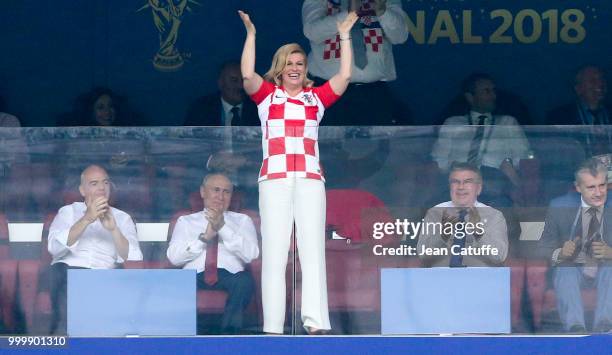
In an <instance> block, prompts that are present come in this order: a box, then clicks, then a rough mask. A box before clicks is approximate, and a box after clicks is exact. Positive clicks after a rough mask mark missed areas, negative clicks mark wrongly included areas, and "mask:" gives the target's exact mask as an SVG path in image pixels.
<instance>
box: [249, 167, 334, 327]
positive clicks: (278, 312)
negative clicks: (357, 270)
mask: <svg viewBox="0 0 612 355" xmlns="http://www.w3.org/2000/svg"><path fill="white" fill-rule="evenodd" d="M325 207H326V205H325V184H324V183H323V181H321V180H316V179H305V178H285V179H272V180H266V181H262V182H260V183H259V213H260V216H261V235H262V275H261V287H262V302H263V316H264V328H263V330H264V332H267V333H283V325H284V323H285V300H286V298H285V297H286V292H285V291H286V287H287V286H286V283H285V271H286V268H287V255H288V252H289V246H290V243H291V232H292V230H293V223H294V221H295V228H296V239H297V248H298V255H299V258H300V265H301V267H302V323H303V325H304V327H313V328H317V329H326V330H327V329H331V327H330V324H329V311H328V307H327V278H326V270H325Z"/></svg>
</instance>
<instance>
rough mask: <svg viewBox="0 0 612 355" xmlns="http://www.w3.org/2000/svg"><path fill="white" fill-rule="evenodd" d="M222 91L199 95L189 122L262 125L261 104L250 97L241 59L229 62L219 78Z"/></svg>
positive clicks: (198, 124)
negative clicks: (245, 83)
mask: <svg viewBox="0 0 612 355" xmlns="http://www.w3.org/2000/svg"><path fill="white" fill-rule="evenodd" d="M217 87H218V88H219V91H218V92H216V93H214V94H210V95H206V96H203V97H200V98H198V99H196V100H195V101H194V102H193V103H192V104H191V106H190V107H189V110H188V112H187V116H186V117H185V122H184V125H185V126H259V124H260V123H259V117H258V115H257V106H255V104H254V103H253V102H252V101H251V100H247V99H246V95H245V93H244V90H243V88H242V73H241V72H240V63H238V62H234V61H232V62H226V63H225V64H223V66H222V67H221V70H220V71H219V77H218V79H217Z"/></svg>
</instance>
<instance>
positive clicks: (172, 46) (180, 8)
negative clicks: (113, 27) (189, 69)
mask: <svg viewBox="0 0 612 355" xmlns="http://www.w3.org/2000/svg"><path fill="white" fill-rule="evenodd" d="M189 4H195V5H199V3H198V2H196V1H195V0H148V1H147V3H146V4H145V5H144V6H143V7H141V8H140V9H138V11H142V10H145V9H148V8H150V9H151V13H152V14H153V22H154V23H155V27H156V28H157V32H158V33H159V50H158V51H157V53H156V54H155V57H154V58H153V66H154V67H155V68H156V69H157V70H159V71H165V72H172V71H177V70H178V69H180V68H181V67H182V66H183V64H184V60H183V57H182V56H181V54H180V53H179V51H178V50H177V49H176V40H177V39H178V32H179V27H180V26H181V23H182V18H183V14H184V13H185V10H187V11H191V8H190V7H189Z"/></svg>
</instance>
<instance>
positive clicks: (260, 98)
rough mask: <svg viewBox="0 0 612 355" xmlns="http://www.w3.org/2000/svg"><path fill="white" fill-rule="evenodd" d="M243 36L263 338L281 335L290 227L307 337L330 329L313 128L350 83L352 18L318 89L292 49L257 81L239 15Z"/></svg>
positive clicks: (283, 50)
mask: <svg viewBox="0 0 612 355" xmlns="http://www.w3.org/2000/svg"><path fill="white" fill-rule="evenodd" d="M239 14H240V18H241V19H242V22H243V23H244V27H245V29H246V33H247V35H246V40H245V42H244V48H243V51H242V60H241V70H242V77H243V79H244V89H245V91H246V92H247V94H249V95H250V96H251V99H253V101H255V103H256V104H257V108H258V112H259V119H260V120H261V129H262V148H263V163H262V166H261V171H260V174H259V212H260V215H261V233H262V238H263V241H262V298H263V315H264V328H263V330H264V332H267V333H276V334H282V333H283V325H284V323H285V290H286V285H285V270H286V268H287V253H288V251H289V245H290V239H291V232H292V230H293V224H294V222H295V227H296V238H297V246H298V252H299V257H300V264H301V266H302V312H301V313H302V322H303V324H304V328H305V329H306V331H307V332H308V333H310V334H321V333H324V332H326V331H328V330H329V329H330V324H329V312H328V307H327V281H326V275H325V272H326V271H325V185H324V181H325V180H324V178H323V174H322V171H321V167H320V165H319V148H318V144H317V135H318V126H319V123H320V122H321V119H322V118H323V113H324V111H325V109H326V108H328V107H329V106H331V105H332V104H333V103H334V102H336V100H338V98H339V97H340V95H342V94H343V93H344V91H345V90H346V88H347V86H348V84H349V81H350V78H351V61H352V49H351V38H350V31H351V27H353V25H354V24H355V22H356V21H357V15H356V14H355V13H350V14H348V15H347V16H346V18H345V19H344V20H343V21H342V22H339V23H338V24H337V28H338V34H339V36H340V43H341V62H340V68H339V70H338V73H337V74H336V75H334V76H333V77H332V78H331V79H330V80H329V81H327V82H326V83H325V84H323V85H322V86H319V87H314V88H313V87H312V81H311V80H309V79H308V78H307V76H306V75H307V72H308V65H307V62H306V53H305V52H304V50H303V49H302V48H301V47H300V46H299V45H298V44H295V43H291V44H286V45H284V46H282V47H280V48H279V49H278V50H277V51H276V53H275V54H274V58H272V66H271V67H270V70H269V71H268V72H267V73H266V74H265V75H264V77H263V78H262V77H261V76H259V75H258V74H257V73H255V26H254V25H253V22H251V20H250V18H249V15H247V14H246V13H244V12H242V11H239Z"/></svg>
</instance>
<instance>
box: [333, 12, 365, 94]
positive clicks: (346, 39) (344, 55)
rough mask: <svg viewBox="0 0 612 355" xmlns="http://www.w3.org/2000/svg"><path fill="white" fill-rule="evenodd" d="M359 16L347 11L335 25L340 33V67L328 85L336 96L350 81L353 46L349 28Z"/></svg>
mask: <svg viewBox="0 0 612 355" xmlns="http://www.w3.org/2000/svg"><path fill="white" fill-rule="evenodd" d="M358 18H359V17H358V16H357V14H356V13H355V12H351V13H349V14H348V15H347V16H346V18H345V19H344V21H342V22H338V23H337V25H336V27H337V29H338V33H339V34H340V69H339V70H338V73H337V74H336V75H334V76H332V77H331V78H330V79H329V85H330V86H331V88H332V90H333V91H334V93H335V94H336V95H338V96H340V95H342V94H344V91H346V88H347V87H348V84H349V82H350V81H351V70H352V66H353V48H352V47H351V28H352V27H353V25H354V24H355V22H356V21H357V19H358Z"/></svg>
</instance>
